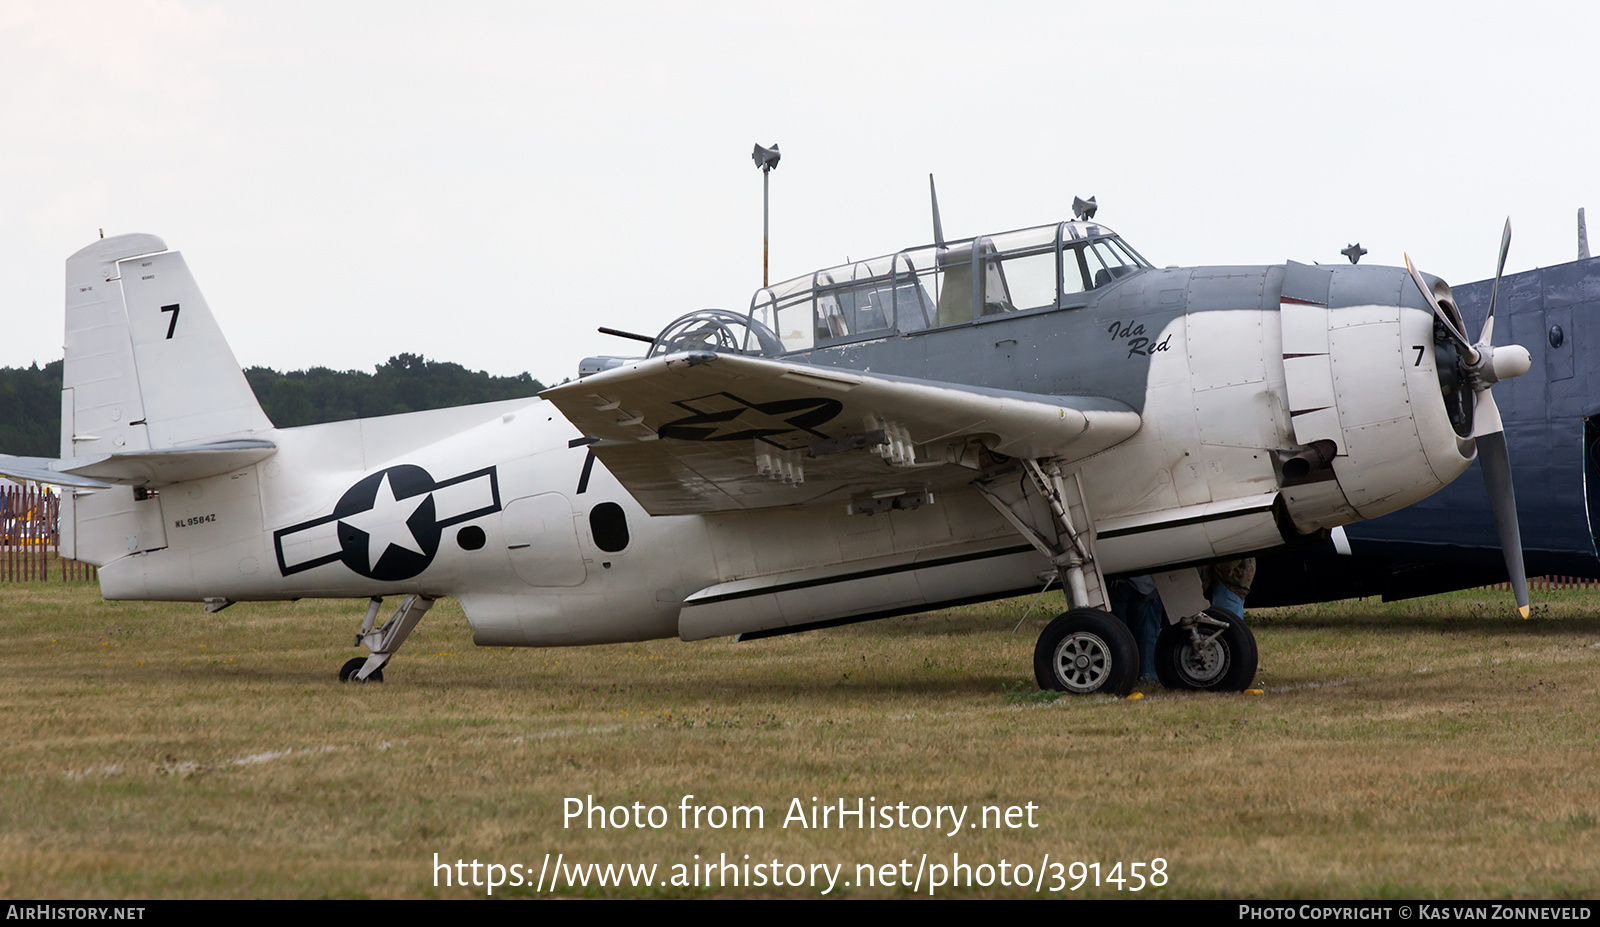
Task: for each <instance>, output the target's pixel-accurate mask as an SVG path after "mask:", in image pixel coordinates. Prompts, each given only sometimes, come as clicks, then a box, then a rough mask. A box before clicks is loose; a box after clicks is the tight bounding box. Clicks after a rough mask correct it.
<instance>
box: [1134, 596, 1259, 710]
mask: <svg viewBox="0 0 1600 927" xmlns="http://www.w3.org/2000/svg"><path fill="white" fill-rule="evenodd" d="M1258 661H1259V654H1258V652H1257V651H1256V639H1255V635H1253V634H1251V633H1250V629H1249V628H1248V627H1246V626H1245V623H1244V620H1243V619H1241V618H1239V617H1237V616H1235V615H1233V614H1231V613H1229V612H1225V611H1223V610H1222V609H1220V608H1213V609H1207V610H1206V612H1205V613H1204V615H1203V618H1202V619H1197V620H1196V621H1192V622H1190V621H1185V622H1183V623H1181V624H1175V625H1168V626H1167V627H1165V628H1163V629H1162V631H1161V636H1160V637H1157V638H1156V677H1157V678H1159V679H1160V680H1161V684H1162V685H1163V686H1166V687H1167V688H1169V689H1188V690H1190V691H1196V692H1242V691H1244V690H1245V689H1248V688H1249V687H1250V684H1251V683H1252V682H1254V681H1255V678H1256V669H1257V667H1258Z"/></svg>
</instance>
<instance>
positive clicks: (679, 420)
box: [541, 352, 1140, 515]
mask: <svg viewBox="0 0 1600 927" xmlns="http://www.w3.org/2000/svg"><path fill="white" fill-rule="evenodd" d="M541 395H542V397H543V398H545V399H547V400H549V401H550V402H552V403H554V404H555V406H556V407H557V408H558V409H560V410H561V412H562V414H563V415H565V416H566V417H567V418H568V420H570V421H571V422H572V423H573V424H574V425H575V426H577V428H578V429H579V430H580V431H582V432H583V434H584V435H585V436H587V437H588V438H589V439H590V441H591V443H590V448H591V450H592V451H593V452H594V453H595V454H596V455H597V456H598V457H599V458H600V460H601V461H602V462H603V463H604V464H605V465H606V468H607V469H608V470H610V471H611V473H612V474H613V475H615V476H616V478H617V479H618V480H619V481H620V482H621V483H622V485H623V486H624V487H625V488H626V489H627V490H628V492H629V493H631V494H632V495H633V496H634V498H636V499H637V500H638V501H639V503H640V504H641V505H643V506H644V508H645V510H646V511H648V512H650V513H651V514H652V515H686V514H699V513H707V512H722V511H732V510H738V509H756V508H766V507H771V506H781V505H803V504H810V503H818V502H834V501H838V502H859V501H861V500H870V499H889V498H894V497H896V496H899V495H906V496H907V497H908V498H909V497H911V496H913V495H915V494H919V493H921V494H926V493H929V492H933V491H934V490H938V489H943V488H949V487H953V486H956V485H962V484H965V483H968V482H971V481H972V480H973V479H975V478H976V477H977V476H978V472H977V471H978V470H981V469H982V468H983V467H985V466H987V465H988V464H990V463H992V462H994V461H995V460H996V455H1003V456H1005V457H1038V458H1058V459H1063V460H1066V461H1072V460H1077V459H1081V458H1083V457H1087V456H1089V455H1090V454H1094V453H1097V452H1099V451H1102V450H1105V449H1106V448H1108V447H1111V446H1112V445H1115V444H1118V443H1120V442H1122V441H1124V440H1126V439H1128V438H1129V437H1131V436H1132V435H1133V434H1134V433H1135V432H1137V431H1138V430H1139V425H1140V418H1139V414H1138V413H1137V412H1135V411H1133V410H1132V409H1131V408H1129V407H1128V406H1126V405H1124V404H1122V403H1119V402H1115V401H1113V400H1108V399H1101V398H1097V397H1071V396H1045V395H1039V394H1033V393H1020V392H1010V391H1005V390H990V389H981V388H977V387H967V386H957V385H953V384H945V383H935V382H931V381H927V380H916V379H910V378H904V377H891V376H885V375H882V374H871V373H861V372H858V371H852V370H839V369H834V368H830V367H818V366H812V365H809V364H795V363H786V362H784V361H777V360H771V359H769V358H760V357H748V356H743V355H735V354H714V353H709V352H700V353H689V354H674V355H669V356H667V357H658V358H651V359H649V360H644V361H639V362H637V363H634V364H629V365H627V366H624V367H619V368H614V369H612V370H608V371H605V372H603V373H598V374H594V375H591V376H588V377H585V378H584V379H582V380H577V381H574V382H572V383H567V384H564V385H562V386H558V387H555V388H553V389H550V390H546V391H545V392H544V393H542V394H541Z"/></svg>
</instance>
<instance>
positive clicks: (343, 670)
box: [339, 657, 383, 682]
mask: <svg viewBox="0 0 1600 927" xmlns="http://www.w3.org/2000/svg"><path fill="white" fill-rule="evenodd" d="M366 663H367V658H366V657H356V658H355V659H354V660H347V661H345V664H344V666H341V667H339V681H340V682H383V669H382V668H381V667H380V668H379V669H377V670H375V671H374V672H373V674H372V675H371V676H368V677H367V678H366V679H357V678H356V673H359V672H361V667H363V666H365V665H366Z"/></svg>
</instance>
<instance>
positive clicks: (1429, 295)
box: [1405, 254, 1477, 359]
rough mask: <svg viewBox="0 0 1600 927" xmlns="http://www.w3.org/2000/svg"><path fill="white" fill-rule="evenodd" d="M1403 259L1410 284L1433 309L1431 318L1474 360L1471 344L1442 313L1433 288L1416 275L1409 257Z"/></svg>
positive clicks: (1474, 351) (1446, 314) (1419, 275)
mask: <svg viewBox="0 0 1600 927" xmlns="http://www.w3.org/2000/svg"><path fill="white" fill-rule="evenodd" d="M1405 259H1406V270H1407V271H1409V272H1410V273H1411V280H1412V282H1413V283H1415V284H1416V285H1417V290H1418V291H1420V292H1421V293H1422V298H1423V299H1425V300H1427V301H1428V305H1429V306H1432V307H1433V317H1434V318H1436V319H1438V320H1439V321H1440V322H1441V323H1443V325H1444V328H1445V331H1448V332H1449V333H1450V337H1452V338H1454V339H1455V340H1456V341H1457V342H1458V343H1460V345H1461V346H1462V347H1463V348H1466V349H1467V351H1469V352H1470V354H1469V359H1475V358H1476V357H1477V351H1476V350H1474V349H1473V347H1472V342H1470V341H1468V340H1467V336H1466V335H1463V334H1461V330H1460V329H1459V328H1456V323H1455V322H1453V321H1451V319H1450V316H1449V314H1448V313H1446V312H1445V311H1444V307H1443V306H1441V305H1439V297H1437V296H1435V295H1433V288H1432V287H1430V286H1428V284H1427V283H1426V282H1425V281H1424V280H1423V279H1422V275H1421V274H1419V273H1417V269H1416V268H1415V267H1413V266H1411V255H1409V254H1407V255H1405Z"/></svg>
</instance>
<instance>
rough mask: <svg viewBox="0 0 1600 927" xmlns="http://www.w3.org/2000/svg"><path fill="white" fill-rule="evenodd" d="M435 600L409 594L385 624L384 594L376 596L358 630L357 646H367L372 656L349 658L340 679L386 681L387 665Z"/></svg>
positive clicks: (369, 603) (343, 680)
mask: <svg viewBox="0 0 1600 927" xmlns="http://www.w3.org/2000/svg"><path fill="white" fill-rule="evenodd" d="M433 601H434V600H433V599H430V598H428V597H427V596H422V595H408V596H406V598H405V601H403V602H401V603H400V607H399V608H396V609H395V610H394V613H393V614H391V615H390V616H389V618H388V620H387V621H385V622H384V623H383V624H382V625H381V626H378V627H373V625H375V624H377V620H378V610H379V609H380V608H381V607H382V606H383V598H382V597H381V596H373V597H372V599H371V601H370V602H368V604H367V615H366V617H365V618H364V619H362V622H361V630H359V631H357V632H356V641H355V643H356V646H357V647H366V648H367V650H368V651H369V655H368V656H366V657H356V658H355V659H353V660H349V661H347V662H346V663H345V665H344V666H343V667H341V668H340V669H339V681H340V682H383V668H384V666H385V665H387V664H388V662H389V660H390V658H392V657H393V656H394V655H395V652H396V651H398V650H399V649H400V645H402V644H404V643H405V641H406V638H407V637H408V636H410V634H411V630H412V629H413V628H415V627H416V626H417V622H419V621H421V620H422V616H423V615H425V614H427V613H428V609H430V608H432V607H433Z"/></svg>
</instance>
